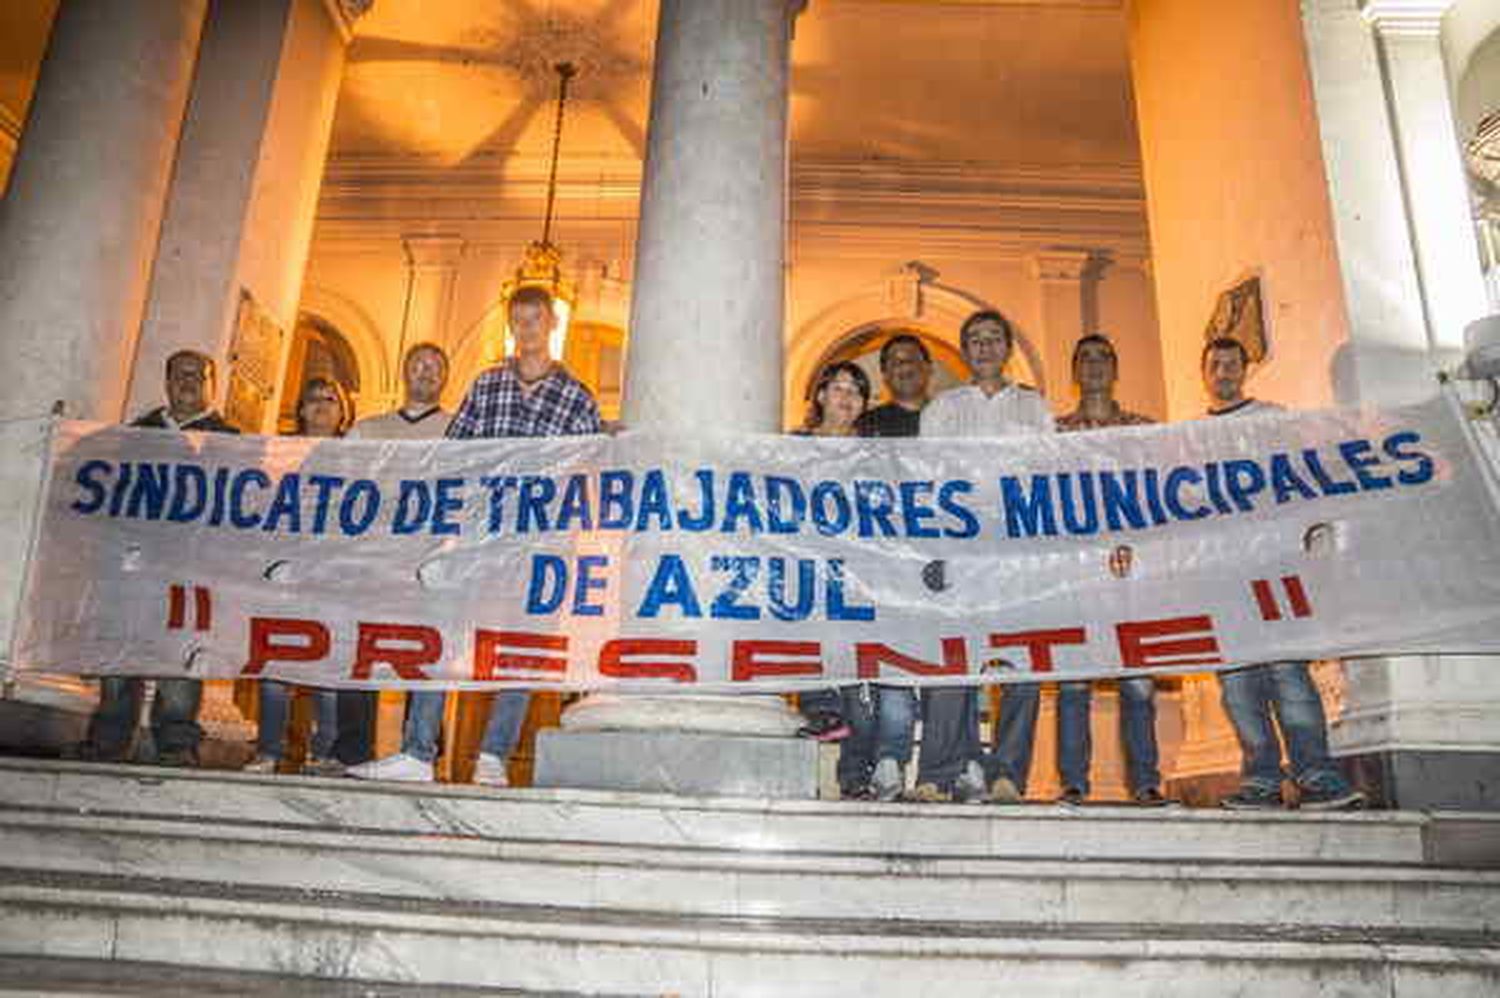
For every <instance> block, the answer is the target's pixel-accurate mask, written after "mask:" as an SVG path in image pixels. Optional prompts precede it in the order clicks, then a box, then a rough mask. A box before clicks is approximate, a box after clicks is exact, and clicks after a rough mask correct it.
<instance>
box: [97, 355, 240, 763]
mask: <svg viewBox="0 0 1500 998" xmlns="http://www.w3.org/2000/svg"><path fill="white" fill-rule="evenodd" d="M166 387H167V404H166V405H164V406H161V407H160V408H157V409H153V410H151V411H150V412H148V413H146V415H144V416H142V417H141V418H139V419H137V420H136V421H135V422H133V423H131V424H130V425H131V426H145V427H154V428H157V429H165V430H180V431H191V432H198V433H238V432H239V431H238V430H236V429H235V428H234V427H233V426H231V425H229V423H227V422H225V421H224V417H222V416H220V415H219V414H218V412H216V411H215V410H214V408H213V399H214V362H213V358H212V357H209V356H207V355H206V354H202V353H199V352H198V351H196V350H179V351H177V352H176V353H174V354H172V356H170V357H168V358H167V386H166ZM144 692H145V680H143V679H140V678H138V677H135V676H106V677H104V678H103V679H101V680H100V681H99V707H98V709H97V710H96V711H95V712H94V716H93V717H92V718H91V719H90V720H89V732H88V741H87V743H85V745H84V755H85V756H87V757H88V758H91V759H97V760H99V761H101V762H122V761H125V760H127V759H129V758H130V747H131V740H132V737H133V736H134V734H135V727H136V723H137V720H138V718H139V717H140V712H141V697H142V695H143V694H144ZM202 698H203V684H202V683H201V682H199V681H198V680H196V679H158V680H157V681H156V699H155V700H154V701H153V702H152V705H151V733H152V736H153V738H154V739H155V742H156V761H157V762H158V763H160V764H161V765H164V766H194V765H197V763H198V742H199V740H200V739H201V738H202V737H203V730H202V729H201V728H199V727H198V706H199V703H200V702H201V700H202Z"/></svg>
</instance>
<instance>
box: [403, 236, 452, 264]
mask: <svg viewBox="0 0 1500 998" xmlns="http://www.w3.org/2000/svg"><path fill="white" fill-rule="evenodd" d="M401 248H402V249H404V250H405V251H406V260H407V262H408V263H409V264H411V266H412V267H414V268H417V269H420V270H428V269H437V270H451V269H453V268H455V267H457V266H458V261H459V257H461V256H462V255H463V251H464V240H463V237H462V236H455V235H445V234H437V235H432V234H428V233H412V234H410V235H403V236H402V237H401Z"/></svg>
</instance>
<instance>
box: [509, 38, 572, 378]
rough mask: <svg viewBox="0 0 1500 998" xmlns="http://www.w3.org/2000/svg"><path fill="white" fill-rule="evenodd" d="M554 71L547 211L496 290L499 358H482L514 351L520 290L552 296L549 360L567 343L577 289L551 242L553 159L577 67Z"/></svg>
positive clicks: (554, 192) (554, 190)
mask: <svg viewBox="0 0 1500 998" xmlns="http://www.w3.org/2000/svg"><path fill="white" fill-rule="evenodd" d="M552 68H553V69H554V70H556V71H557V118H556V119H555V120H554V122H553V125H552V162H551V165H550V167H549V169H548V173H547V209H546V212H545V214H544V215H543V217H542V238H540V239H537V240H535V241H534V242H532V243H530V244H529V245H528V246H527V247H526V251H525V253H524V254H523V255H522V257H521V263H520V265H519V266H517V267H516V272H515V276H514V277H512V278H511V279H510V280H508V281H506V282H505V283H504V284H503V285H502V286H501V289H500V300H501V301H502V302H504V303H505V316H506V324H505V337H504V344H503V346H502V348H501V353H500V356H499V357H489V358H486V359H487V360H490V361H498V360H500V359H501V357H503V356H504V355H505V354H508V353H510V352H511V350H512V349H514V346H515V343H514V337H512V335H511V331H510V321H509V317H510V299H511V296H512V295H514V294H515V293H516V292H517V291H518V290H520V289H521V288H524V287H540V288H545V289H546V290H547V293H548V294H550V295H551V296H552V312H553V315H554V316H555V317H556V318H557V324H556V325H555V326H554V327H553V329H552V336H551V337H550V339H549V341H548V344H547V347H548V351H549V352H550V353H551V355H552V359H553V360H561V359H562V356H563V347H564V345H565V344H566V343H567V341H568V321H569V319H570V318H571V317H572V313H573V304H574V302H575V301H576V299H577V289H576V288H575V286H574V284H573V282H572V281H568V280H564V279H563V276H562V250H560V249H558V248H557V246H555V245H554V244H553V242H552V212H553V209H554V208H555V207H556V205H557V159H558V153H559V152H560V151H561V149H562V129H563V115H564V114H566V112H567V107H568V83H569V82H570V81H571V80H572V79H573V77H574V76H577V75H578V67H576V66H574V65H573V64H572V63H571V62H559V63H557V64H556V65H555V66H553V67H552Z"/></svg>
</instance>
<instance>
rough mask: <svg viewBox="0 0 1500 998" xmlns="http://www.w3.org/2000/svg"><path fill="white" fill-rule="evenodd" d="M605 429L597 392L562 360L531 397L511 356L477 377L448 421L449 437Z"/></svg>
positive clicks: (540, 434) (541, 434) (567, 433)
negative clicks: (574, 375) (570, 370)
mask: <svg viewBox="0 0 1500 998" xmlns="http://www.w3.org/2000/svg"><path fill="white" fill-rule="evenodd" d="M600 429H601V427H600V425H599V405H598V403H597V402H595V401H594V396H593V393H591V392H590V391H589V390H588V388H586V387H585V386H584V384H583V382H581V381H579V380H578V379H577V378H575V377H573V376H572V375H571V374H569V373H568V372H567V370H566V369H565V368H564V367H563V366H562V365H561V364H553V365H552V370H551V371H549V372H548V373H547V375H546V376H545V377H544V378H543V379H542V382H541V384H539V385H537V386H536V387H535V388H534V389H532V391H531V394H530V395H529V396H528V395H527V394H526V393H525V392H523V391H522V390H521V379H520V376H519V375H518V373H517V370H516V361H515V358H511V359H509V360H507V361H506V362H505V363H503V364H501V365H499V366H497V367H492V368H490V369H489V370H488V371H485V372H484V373H483V374H481V375H480V376H479V377H477V378H475V379H474V384H473V385H471V386H469V394H468V395H466V396H464V401H463V404H462V405H461V406H459V407H458V413H457V414H456V415H455V416H454V417H453V422H451V423H449V424H448V436H449V437H450V438H456V439H463V438H469V437H564V436H577V435H581V434H587V433H598V432H600Z"/></svg>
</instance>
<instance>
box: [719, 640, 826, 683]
mask: <svg viewBox="0 0 1500 998" xmlns="http://www.w3.org/2000/svg"><path fill="white" fill-rule="evenodd" d="M822 651H823V646H822V645H820V644H818V642H816V641H736V642H735V643H734V653H733V656H732V657H733V662H734V664H733V666H732V669H731V672H730V678H731V679H732V680H733V681H734V682H736V683H743V682H748V681H749V680H752V679H754V678H756V677H757V676H818V675H822V673H823V662H822V659H821V658H820V657H819V656H820V655H821V654H822ZM762 656H777V657H778V658H786V657H792V660H791V661H776V660H773V659H767V658H763V657H762Z"/></svg>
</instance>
